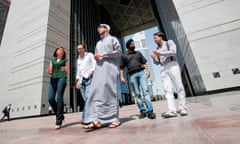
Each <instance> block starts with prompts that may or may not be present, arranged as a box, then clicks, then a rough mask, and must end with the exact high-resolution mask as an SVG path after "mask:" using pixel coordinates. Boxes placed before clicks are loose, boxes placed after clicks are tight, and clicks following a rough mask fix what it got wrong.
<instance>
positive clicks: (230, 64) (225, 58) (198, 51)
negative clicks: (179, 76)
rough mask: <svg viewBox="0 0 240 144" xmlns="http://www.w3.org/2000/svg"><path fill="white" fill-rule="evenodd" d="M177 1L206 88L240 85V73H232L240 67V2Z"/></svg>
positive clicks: (213, 88)
mask: <svg viewBox="0 0 240 144" xmlns="http://www.w3.org/2000/svg"><path fill="white" fill-rule="evenodd" d="M175 2H176V9H177V11H178V14H179V17H180V19H181V22H182V24H183V27H184V29H185V32H186V34H187V37H188V40H189V42H190V46H191V48H192V51H193V54H194V57H195V59H196V62H197V64H198V67H199V70H200V73H201V76H202V78H203V81H204V84H205V87H206V90H207V91H212V90H218V89H225V88H231V87H236V86H240V75H239V74H237V75H234V74H233V73H232V69H233V68H240V57H239V55H240V41H239V37H240V9H239V7H240V1H239V0H225V1H224V0H201V1H199V0H188V1H186V0H176V1H175ZM214 72H219V73H220V77H219V78H214V77H213V73H214Z"/></svg>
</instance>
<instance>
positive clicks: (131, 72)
mask: <svg viewBox="0 0 240 144" xmlns="http://www.w3.org/2000/svg"><path fill="white" fill-rule="evenodd" d="M142 70H144V69H137V70H132V71H130V72H128V74H129V75H132V74H135V73H137V72H140V71H142Z"/></svg>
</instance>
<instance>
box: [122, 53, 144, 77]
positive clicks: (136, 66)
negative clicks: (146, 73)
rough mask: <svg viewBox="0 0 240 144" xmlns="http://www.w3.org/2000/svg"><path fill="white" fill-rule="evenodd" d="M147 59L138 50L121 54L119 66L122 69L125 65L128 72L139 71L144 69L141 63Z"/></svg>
mask: <svg viewBox="0 0 240 144" xmlns="http://www.w3.org/2000/svg"><path fill="white" fill-rule="evenodd" d="M146 63H147V60H146V59H145V57H144V56H143V55H142V54H141V53H140V52H138V51H134V52H129V53H128V54H124V55H123V56H122V61H121V65H120V68H121V69H123V68H124V67H125V66H126V67H127V69H128V73H129V74H133V73H135V72H138V71H141V70H143V69H144V67H143V64H146Z"/></svg>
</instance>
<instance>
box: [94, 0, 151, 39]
mask: <svg viewBox="0 0 240 144" xmlns="http://www.w3.org/2000/svg"><path fill="white" fill-rule="evenodd" d="M96 2H97V3H98V4H99V5H102V6H103V7H104V8H105V9H106V10H107V11H108V13H109V14H110V16H111V19H112V20H113V23H114V24H115V26H116V27H117V28H118V29H119V31H120V33H121V36H126V35H129V34H133V33H136V32H139V31H142V30H144V29H148V28H151V27H154V26H156V20H155V16H154V13H153V10H152V6H151V2H150V0H96Z"/></svg>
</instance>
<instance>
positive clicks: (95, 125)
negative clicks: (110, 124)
mask: <svg viewBox="0 0 240 144" xmlns="http://www.w3.org/2000/svg"><path fill="white" fill-rule="evenodd" d="M101 126H102V125H101V123H100V122H92V123H90V124H88V125H85V126H83V128H85V129H98V128H100V127H101Z"/></svg>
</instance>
